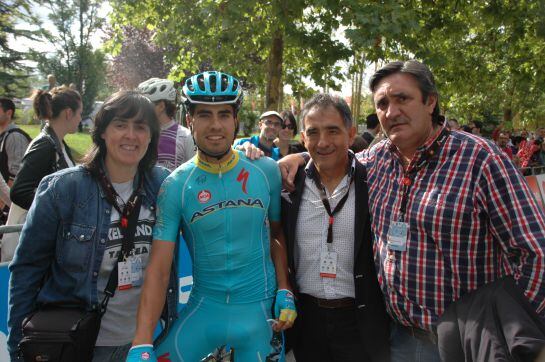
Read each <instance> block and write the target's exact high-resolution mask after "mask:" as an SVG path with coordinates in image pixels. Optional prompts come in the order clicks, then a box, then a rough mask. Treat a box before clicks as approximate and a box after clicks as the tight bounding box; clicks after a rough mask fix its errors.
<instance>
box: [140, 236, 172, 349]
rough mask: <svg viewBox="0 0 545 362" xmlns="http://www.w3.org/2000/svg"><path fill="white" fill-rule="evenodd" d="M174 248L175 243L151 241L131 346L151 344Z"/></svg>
mask: <svg viewBox="0 0 545 362" xmlns="http://www.w3.org/2000/svg"><path fill="white" fill-rule="evenodd" d="M175 247H176V243H173V242H170V241H163V240H153V244H152V246H151V255H150V261H149V264H148V266H147V268H146V275H145V277H144V286H143V288H142V295H141V296H140V304H139V306H138V314H137V317H136V334H135V337H134V340H133V346H136V345H141V344H152V343H153V332H154V331H155V327H156V326H157V321H158V320H159V317H160V316H161V312H162V310H163V305H164V303H165V298H166V291H167V288H168V281H169V277H170V268H171V264H172V260H173V258H174V249H175Z"/></svg>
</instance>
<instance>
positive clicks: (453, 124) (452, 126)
mask: <svg viewBox="0 0 545 362" xmlns="http://www.w3.org/2000/svg"><path fill="white" fill-rule="evenodd" d="M448 126H449V127H450V129H451V130H453V131H459V130H460V124H459V123H458V120H457V119H456V118H449V119H448Z"/></svg>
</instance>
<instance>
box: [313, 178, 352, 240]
mask: <svg viewBox="0 0 545 362" xmlns="http://www.w3.org/2000/svg"><path fill="white" fill-rule="evenodd" d="M313 173H314V176H313V180H314V183H315V184H316V187H317V188H318V191H320V199H321V200H322V204H323V205H324V208H325V210H326V212H327V215H328V216H329V220H328V225H327V244H328V245H331V244H332V243H333V223H334V222H335V214H336V213H338V212H339V211H341V210H342V208H343V206H344V204H345V203H346V200H347V199H348V195H349V193H350V186H351V185H352V180H353V179H354V178H353V177H352V175H351V174H350V173H349V175H348V177H349V181H348V188H347V190H346V193H345V194H344V196H343V197H342V198H341V199H340V200H339V202H338V203H337V206H335V208H334V209H333V211H332V210H331V205H330V204H329V199H328V198H327V193H326V190H325V187H324V185H323V184H322V181H321V179H320V174H319V173H318V170H317V169H316V167H314V172H313Z"/></svg>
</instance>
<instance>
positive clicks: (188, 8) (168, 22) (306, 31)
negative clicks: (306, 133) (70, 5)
mask: <svg viewBox="0 0 545 362" xmlns="http://www.w3.org/2000/svg"><path fill="white" fill-rule="evenodd" d="M329 3H330V2H327V1H308V0H307V1H305V0H273V1H263V0H253V1H248V0H203V1H198V2H195V1H193V0H181V1H180V0H165V1H161V2H151V1H149V2H148V1H146V2H144V1H130V2H127V1H114V2H112V8H113V14H112V24H113V26H114V28H115V27H119V30H121V29H120V27H122V26H124V25H127V24H131V25H133V26H135V27H138V28H144V27H148V28H150V29H152V30H154V31H155V32H156V36H155V41H156V42H157V44H158V45H160V46H162V47H167V46H170V47H171V49H169V51H167V54H166V55H167V58H168V61H169V62H170V63H172V64H174V65H175V67H174V69H173V72H172V75H173V76H176V77H180V78H183V77H184V76H186V75H188V74H191V73H194V72H195V71H202V70H204V69H207V68H209V67H213V68H215V69H220V70H224V71H227V72H231V73H233V74H236V75H237V76H238V77H240V78H241V79H243V80H244V81H245V84H246V86H247V87H249V88H250V89H257V90H258V91H259V92H260V93H261V94H264V95H265V96H266V107H267V108H269V109H278V107H279V104H280V99H281V89H282V87H283V85H284V84H290V85H291V86H292V88H293V89H294V91H295V92H301V93H303V92H304V91H305V86H304V85H303V77H310V78H311V79H312V80H313V81H314V82H315V83H316V84H318V85H330V86H331V87H332V88H336V89H338V88H339V86H340V82H339V81H338V80H342V79H343V75H342V73H341V71H340V69H339V68H336V66H335V64H336V62H337V60H339V59H343V58H348V56H349V55H350V52H349V50H348V49H347V48H346V47H345V46H344V45H343V44H342V43H341V42H340V41H338V40H335V39H334V38H333V37H332V33H333V31H334V30H336V29H337V27H338V23H337V20H336V14H337V12H338V11H339V9H338V5H336V4H335V3H336V2H331V3H332V4H333V5H331V4H329ZM121 33H122V32H121V31H119V34H121ZM114 41H115V39H114ZM117 41H118V42H120V41H121V39H119V38H118V39H117Z"/></svg>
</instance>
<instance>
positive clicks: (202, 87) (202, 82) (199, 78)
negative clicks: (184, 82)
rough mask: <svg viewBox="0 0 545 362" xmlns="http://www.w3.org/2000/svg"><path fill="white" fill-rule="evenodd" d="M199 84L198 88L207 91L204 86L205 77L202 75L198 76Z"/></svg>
mask: <svg viewBox="0 0 545 362" xmlns="http://www.w3.org/2000/svg"><path fill="white" fill-rule="evenodd" d="M197 84H198V87H199V88H200V89H201V90H205V89H206V87H205V86H204V75H202V74H199V75H198V76H197Z"/></svg>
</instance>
